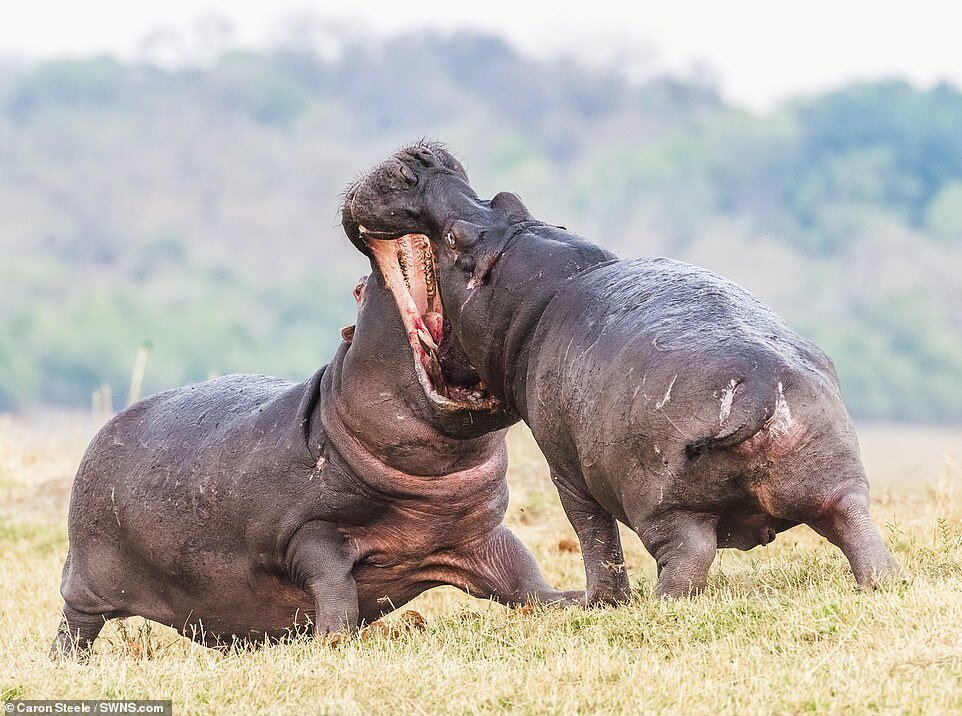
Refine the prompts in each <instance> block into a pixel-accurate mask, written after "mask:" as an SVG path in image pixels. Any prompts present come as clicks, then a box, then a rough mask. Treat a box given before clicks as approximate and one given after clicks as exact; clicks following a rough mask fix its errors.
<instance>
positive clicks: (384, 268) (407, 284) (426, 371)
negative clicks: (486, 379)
mask: <svg viewBox="0 0 962 716" xmlns="http://www.w3.org/2000/svg"><path fill="white" fill-rule="evenodd" d="M368 233H369V232H367V231H366V230H365V229H364V227H360V234H361V237H364V236H365V235H366V234H368ZM365 243H366V244H367V247H368V249H369V251H370V252H371V255H372V256H373V257H374V260H375V261H377V264H378V267H379V268H380V270H381V275H382V276H383V277H384V282H385V284H386V285H387V287H388V290H390V291H391V294H392V295H393V296H394V301H395V303H396V304H397V307H398V313H400V314H401V321H402V322H403V324H404V329H405V331H406V333H407V336H408V343H410V345H411V352H412V353H413V354H414V369H415V372H416V373H417V376H418V380H420V381H421V386H422V387H423V388H424V392H425V394H426V395H427V396H428V398H429V399H430V400H431V401H432V402H434V403H435V404H437V405H438V406H440V407H442V408H444V409H446V410H495V409H497V408H499V407H500V405H501V403H500V401H499V400H498V399H497V398H495V397H494V396H493V395H491V394H490V393H489V392H488V390H487V389H486V388H485V386H484V383H483V382H482V381H481V378H480V376H479V375H478V374H477V372H476V371H475V369H474V367H473V366H471V365H470V363H468V361H467V358H466V357H465V356H464V353H463V351H462V350H461V347H460V345H459V344H458V343H457V341H456V340H453V339H452V337H451V324H450V322H448V321H446V320H445V319H444V309H443V308H442V306H441V294H440V292H439V287H438V277H437V269H436V268H435V265H434V253H433V252H432V250H431V241H430V240H429V239H428V237H427V236H424V235H423V234H407V235H405V236H401V237H400V238H397V239H394V240H384V239H382V238H380V237H379V238H377V239H375V240H370V241H368V240H365Z"/></svg>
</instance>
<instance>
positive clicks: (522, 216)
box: [491, 191, 531, 223]
mask: <svg viewBox="0 0 962 716" xmlns="http://www.w3.org/2000/svg"><path fill="white" fill-rule="evenodd" d="M491 208H492V209H497V210H498V211H500V212H502V213H503V214H504V215H505V216H506V217H507V219H508V221H510V222H511V223H517V222H519V221H527V220H528V219H530V218H531V212H529V211H528V207H526V206H525V205H524V202H523V201H521V197H520V196H518V195H517V194H513V193H511V192H510V191H502V192H500V193H499V194H495V196H494V198H493V199H492V200H491Z"/></svg>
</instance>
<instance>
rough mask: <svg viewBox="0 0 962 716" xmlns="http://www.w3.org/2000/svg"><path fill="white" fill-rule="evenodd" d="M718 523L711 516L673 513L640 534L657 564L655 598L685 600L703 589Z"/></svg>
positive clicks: (715, 545) (714, 550)
mask: <svg viewBox="0 0 962 716" xmlns="http://www.w3.org/2000/svg"><path fill="white" fill-rule="evenodd" d="M717 523H718V518H717V517H716V516H714V515H707V514H700V513H692V512H685V511H682V510H676V511H672V512H669V513H666V514H665V515H663V516H662V517H661V518H660V519H658V520H657V521H655V522H654V523H652V524H651V525H650V526H648V527H646V528H645V529H644V531H642V532H639V536H640V537H641V540H642V542H644V544H645V548H646V549H647V550H648V551H649V552H650V553H651V555H652V556H653V557H654V558H655V561H656V562H657V564H658V584H657V586H656V587H655V594H656V595H657V596H659V597H688V596H694V595H696V594H698V593H700V592H701V591H702V590H703V589H704V588H705V585H706V584H707V582H708V569H709V567H711V564H712V562H713V561H715V552H716V550H717V546H718V541H717V534H716V529H717Z"/></svg>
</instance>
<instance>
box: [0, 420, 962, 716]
mask: <svg viewBox="0 0 962 716" xmlns="http://www.w3.org/2000/svg"><path fill="white" fill-rule="evenodd" d="M95 427H96V426H94V425H92V424H91V422H90V420H87V419H81V418H70V419H68V418H63V417H59V418H58V417H52V418H46V419H43V420H31V421H22V420H14V419H11V418H4V417H2V416H0V560H2V561H0V610H2V611H0V696H2V698H3V699H11V698H54V697H57V698H61V697H64V698H68V697H69V698H171V699H173V701H174V710H175V713H179V714H182V713H259V712H265V713H399V712H401V713H432V712H438V711H444V712H456V713H475V712H491V711H501V710H506V711H512V712H520V713H584V712H599V711H600V712H615V713H618V712H628V713H632V712H639V711H646V712H650V711H659V712H667V713H739V714H741V713H804V712H819V713H838V712H851V713H869V712H873V713H874V712H882V713H946V712H962V431H954V432H953V431H948V430H943V431H921V430H918V429H912V430H906V429H902V428H896V427H889V428H871V429H868V428H866V429H864V430H862V431H861V433H860V434H861V436H862V443H863V451H864V455H865V462H866V465H867V466H868V469H869V473H870V475H871V477H872V480H873V484H874V485H875V492H874V495H873V497H874V500H873V503H874V505H873V513H874V515H875V518H876V521H877V523H878V524H879V525H880V526H881V527H882V529H883V531H884V533H885V536H886V539H887V541H888V543H889V544H890V546H891V547H892V549H893V551H894V552H895V555H896V557H897V558H898V559H899V561H900V562H901V563H902V565H903V567H904V568H905V569H906V571H907V572H908V574H909V575H910V579H909V580H908V581H907V583H905V584H893V585H891V586H889V587H888V588H886V589H883V590H881V591H878V592H874V593H860V592H858V591H856V590H855V587H854V580H853V578H852V576H851V574H850V572H849V570H848V566H847V564H846V563H845V562H844V560H843V558H842V556H841V554H840V553H839V552H838V551H837V550H835V549H834V548H833V547H831V546H830V545H828V544H827V543H826V542H825V541H824V540H822V539H821V538H819V537H817V536H816V535H815V534H814V533H813V532H811V531H810V530H809V529H808V528H805V527H799V528H796V529H794V530H791V531H789V532H787V533H784V534H782V535H779V537H778V539H777V540H776V541H775V543H774V544H772V545H770V546H769V547H767V548H757V549H755V550H753V551H751V552H747V553H741V552H734V551H723V552H720V553H719V555H718V559H717V560H716V562H715V565H714V566H713V568H712V572H711V576H710V578H709V584H708V590H707V592H706V593H705V594H704V595H703V596H702V597H700V598H697V599H694V600H684V601H676V602H670V603H667V602H661V601H656V600H654V599H653V598H652V593H651V592H652V584H653V578H654V564H653V562H652V560H651V559H650V558H649V557H648V556H647V554H646V553H645V552H644V551H643V550H642V548H641V545H640V543H639V541H638V539H637V538H636V537H634V536H633V535H631V534H629V533H626V534H625V547H626V552H627V561H628V565H629V569H630V572H631V575H632V583H633V585H634V586H635V588H636V597H635V599H634V601H633V602H632V603H631V604H630V605H628V606H626V607H623V608H620V609H594V610H578V609H575V610H567V611H565V610H560V609H551V608H546V609H537V610H528V609H524V610H516V611H511V610H507V609H504V608H502V607H499V606H497V605H492V604H488V603H485V602H480V601H478V600H473V599H471V598H468V597H466V596H464V595H461V594H460V593H458V592H457V591H455V590H453V589H438V590H433V591H431V592H429V593H428V594H426V595H423V596H422V597H420V598H418V599H417V600H416V601H415V602H414V603H412V605H411V608H412V609H415V610H417V611H418V612H420V613H421V614H423V615H424V617H425V619H426V626H425V628H424V629H413V628H409V629H404V628H397V629H392V630H388V629H383V630H379V631H377V630H372V631H371V632H369V633H368V634H367V636H366V638H364V639H355V640H353V641H351V642H350V643H348V644H346V645H342V646H338V647H329V646H323V645H321V644H318V643H314V642H311V641H309V640H304V641H299V642H295V643H291V644H286V645H282V646H275V647H270V648H262V649H258V650H253V651H240V652H237V653H230V654H221V653H218V652H214V651H210V650H207V649H204V648H202V647H199V646H196V645H194V644H192V643H191V642H189V641H187V640H186V639H183V638H181V637H179V636H177V634H176V633H174V632H173V631H171V630H169V629H165V628H161V627H158V626H156V625H153V626H150V625H146V624H145V623H144V622H143V621H142V620H137V619H130V620H126V622H125V623H112V624H110V625H109V626H108V627H107V628H105V630H104V632H103V635H102V637H101V639H100V640H99V641H98V648H97V652H96V653H95V655H94V657H93V659H92V660H91V662H90V663H89V664H87V665H79V664H63V665H61V664H54V663H51V662H50V661H48V659H47V649H48V647H49V645H50V642H51V640H52V638H53V636H54V632H55V630H56V627H57V623H58V620H59V616H58V613H59V610H60V607H61V600H60V595H59V591H58V588H59V580H60V568H61V566H62V563H63V558H64V555H65V553H66V547H67V544H66V527H65V522H66V509H67V499H68V495H69V490H70V482H71V479H72V477H73V472H74V469H75V467H76V464H77V462H78V460H79V458H80V455H81V452H82V450H83V448H84V446H85V444H86V441H87V439H89V437H90V435H91V434H92V431H93V429H94V428H95ZM510 442H511V469H510V472H509V480H510V483H511V490H512V501H511V507H510V510H509V513H508V522H509V524H510V525H511V527H512V528H514V529H515V530H516V531H517V532H518V534H519V535H520V536H521V538H522V539H523V540H524V541H525V542H526V543H527V544H528V545H529V546H530V547H531V549H532V550H533V551H534V553H535V555H536V556H537V558H538V560H539V562H540V563H541V565H542V568H543V570H544V571H545V573H546V575H547V576H548V578H549V580H551V581H553V582H554V583H555V584H557V585H558V586H563V587H566V588H576V587H580V586H583V583H584V577H583V572H582V564H581V555H580V554H578V553H576V552H571V551H567V550H566V549H565V547H567V545H565V544H564V543H563V540H567V539H573V538H574V533H573V532H572V531H571V528H570V527H569V526H568V524H567V521H566V520H565V518H564V515H563V513H562V511H561V507H560V505H559V503H558V500H557V497H556V495H555V493H554V490H553V488H552V487H551V484H550V482H549V480H548V478H547V475H546V469H545V466H544V463H543V461H542V459H541V456H540V454H539V453H538V451H537V448H536V447H535V446H534V445H533V443H532V442H531V440H530V437H529V435H528V434H527V433H526V432H525V431H524V430H523V429H514V430H513V431H512V433H511V437H510ZM388 622H393V623H399V620H398V618H397V617H393V618H389V619H388Z"/></svg>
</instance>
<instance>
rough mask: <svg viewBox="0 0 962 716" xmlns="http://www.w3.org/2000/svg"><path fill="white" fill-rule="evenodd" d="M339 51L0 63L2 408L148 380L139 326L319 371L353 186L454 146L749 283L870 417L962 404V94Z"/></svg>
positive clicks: (442, 39) (158, 352)
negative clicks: (767, 111) (749, 84)
mask: <svg viewBox="0 0 962 716" xmlns="http://www.w3.org/2000/svg"><path fill="white" fill-rule="evenodd" d="M338 49H339V51H338V52H327V53H325V54H324V56H321V55H318V54H315V53H313V52H311V51H306V50H302V49H294V48H281V49H277V50H275V51H272V52H270V53H263V54H256V53H251V52H239V51H234V52H228V53H226V54H224V55H222V56H221V57H220V59H219V60H217V61H216V62H214V63H213V64H212V65H211V66H210V67H209V68H207V69H198V68H189V69H181V70H164V69H160V68H158V67H154V66H149V65H143V64H123V63H120V62H118V61H116V60H114V59H111V58H93V59H88V60H75V61H58V62H50V63H47V64H42V65H39V66H33V67H26V68H25V67H16V66H5V67H0V252H2V259H0V410H11V409H13V410H16V409H25V408H29V407H31V406H35V405H39V404H55V405H81V404H84V403H87V402H88V401H89V400H90V395H91V392H92V391H94V390H96V389H97V388H98V387H99V386H101V385H102V384H104V383H108V384H110V385H111V386H112V387H113V394H114V395H115V396H121V395H125V394H126V383H127V381H128V380H129V373H130V368H131V366H132V364H133V361H134V356H135V355H136V352H137V349H138V347H139V346H141V345H143V344H145V343H147V344H149V345H151V346H152V349H153V350H152V353H151V356H150V360H149V363H148V367H147V375H146V383H145V389H147V390H150V391H153V390H160V389H163V388H166V387H170V386H173V385H177V384H181V383H184V382H186V381H193V380H201V379H204V378H205V377H207V376H208V375H210V374H211V373H226V372H232V371H252V372H269V373H275V374H280V375H286V376H289V377H294V378H297V377H304V376H306V375H308V374H309V373H310V372H311V371H312V370H314V369H315V368H316V367H317V366H318V365H320V364H321V363H323V362H324V361H325V360H326V359H327V358H328V357H329V356H330V355H331V353H332V351H333V349H334V347H335V346H336V345H337V343H338V340H339V338H338V331H337V329H338V328H339V327H340V326H342V325H344V324H346V323H350V322H352V321H353V317H352V314H353V300H352V298H351V295H350V291H351V288H352V287H353V285H354V282H355V280H356V279H357V276H358V275H360V274H361V273H363V272H365V271H366V270H368V267H367V265H366V262H365V261H364V259H363V257H361V256H360V254H358V253H357V252H356V251H354V250H353V248H352V247H351V246H350V244H349V243H348V242H347V241H346V239H344V237H343V236H342V234H341V232H340V230H339V225H338V219H337V202H338V199H339V196H340V193H341V191H342V190H343V188H344V187H345V186H346V185H347V184H348V183H349V182H350V181H351V179H352V178H353V177H354V176H356V175H357V173H359V172H360V171H362V170H364V169H365V168H367V167H368V166H369V165H371V164H372V163H374V162H375V161H377V160H378V159H380V158H381V157H382V156H383V155H384V154H386V153H387V152H390V151H392V150H394V149H395V148H397V146H399V145H401V144H403V143H405V142H409V141H412V140H414V139H417V138H419V137H422V136H430V137H435V138H440V139H443V140H446V141H448V142H449V143H450V144H451V146H452V147H453V148H454V149H455V151H456V152H458V153H459V154H460V155H462V157H463V158H464V159H465V161H466V165H467V167H468V170H469V172H470V174H471V176H472V181H473V183H474V184H475V185H476V187H477V188H478V190H479V192H480V193H481V194H482V195H490V194H493V193H494V192H496V191H499V190H502V189H510V190H514V191H518V192H519V193H521V194H522V195H523V196H524V197H525V199H526V200H527V201H528V203H529V206H530V208H531V210H532V211H533V212H534V213H535V214H536V215H538V216H540V217H542V218H544V219H545V220H547V221H551V222H553V223H559V224H564V225H566V226H568V227H570V228H571V229H573V230H575V231H578V232H579V233H582V234H584V235H586V236H588V237H589V238H591V239H592V240H595V241H598V242H599V243H603V244H605V245H607V246H609V247H610V248H612V249H614V250H616V251H618V252H619V253H620V254H621V255H623V256H626V257H628V256H639V255H645V254H667V255H671V256H675V257H677V258H681V259H684V260H690V261H693V262H695V263H699V264H701V265H704V266H707V267H708V268H711V269H713V270H716V271H718V272H720V273H722V274H725V275H727V276H730V277H732V278H734V279H735V280H738V281H739V282H741V283H743V284H744V285H746V287H748V288H749V289H750V290H752V291H753V292H755V293H756V294H758V295H759V296H760V297H761V298H762V299H763V300H765V301H767V302H769V303H771V304H772V305H773V306H774V307H775V308H776V309H777V310H779V311H780V312H782V313H783V314H784V315H785V316H786V317H787V318H788V319H789V321H790V322H791V323H793V325H795V326H796V327H797V328H798V329H799V330H800V331H802V332H803V333H805V334H806V335H809V336H810V337H812V338H814V339H815V340H817V341H818V342H819V343H820V344H821V345H822V346H823V347H824V348H825V349H826V350H827V351H828V353H829V354H830V355H831V356H832V357H833V358H834V359H835V361H836V363H837V365H838V368H839V373H840V375H841V379H842V383H843V389H844V391H845V395H846V398H847V401H848V403H849V405H850V407H851V410H852V412H853V413H854V414H855V415H856V416H858V417H860V418H866V419H877V420H913V421H962V132H960V131H959V127H962V93H960V92H959V91H958V89H956V88H954V87H951V86H948V85H939V86H936V87H933V88H931V89H919V88H916V87H913V86H912V85H909V84H907V83H905V82H901V81H898V80H892V81H884V82H875V83H865V84H855V85H851V86H848V87H844V88H841V89H839V90H837V91H834V92H830V93H827V94H824V95H821V96H815V97H811V98H807V99H804V100H797V101H795V102H793V103H790V104H788V105H785V106H783V107H781V108H780V109H779V110H778V111H776V112H774V113H772V114H771V115H768V116H763V117H762V116H757V115H753V114H751V113H748V112H745V111H744V110H741V109H739V108H736V107H731V106H728V105H726V103H725V102H724V101H723V100H722V99H721V98H720V96H719V94H718V92H717V91H716V90H715V88H714V87H712V85H711V84H710V83H709V82H706V81H704V80H703V79H698V78H687V79H686V78H678V77H653V78H650V79H648V80H646V81H644V82H638V83H633V82H629V81H627V80H625V79H624V78H623V76H622V75H621V74H620V73H619V72H618V71H617V69H614V68H612V69H588V68H585V67H582V66H579V65H577V64H576V63H574V62H573V61H571V60H570V59H557V60H552V61H536V60H533V59H530V58H527V57H525V56H522V55H520V54H518V53H516V52H515V51H514V50H513V49H512V48H511V47H510V46H509V45H507V44H506V43H505V42H504V41H503V40H501V39H499V38H496V37H490V36H483V35H475V34H470V33H459V34H454V35H449V36H438V35H423V34H419V35H406V36H402V37H394V38H390V39H387V40H384V41H378V42H372V41H370V40H366V39H365V40H363V41H352V40H350V39H348V40H345V41H344V44H343V45H342V46H341V47H340V48H338ZM118 407H119V406H118Z"/></svg>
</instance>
